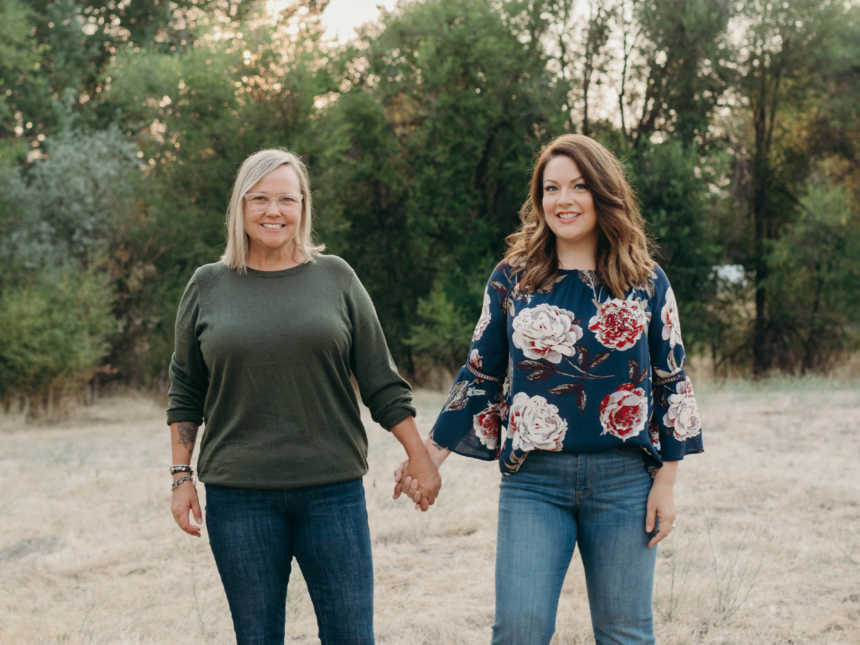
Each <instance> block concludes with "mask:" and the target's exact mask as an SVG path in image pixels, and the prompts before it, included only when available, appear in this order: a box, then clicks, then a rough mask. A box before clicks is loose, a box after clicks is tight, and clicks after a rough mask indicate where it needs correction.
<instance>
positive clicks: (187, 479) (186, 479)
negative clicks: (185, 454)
mask: <svg viewBox="0 0 860 645" xmlns="http://www.w3.org/2000/svg"><path fill="white" fill-rule="evenodd" d="M193 481H194V476H193V475H182V477H179V478H177V479H174V480H173V484H171V485H170V490H171V491H175V490H176V489H177V488H179V486H180V485H182V484H184V483H185V482H193Z"/></svg>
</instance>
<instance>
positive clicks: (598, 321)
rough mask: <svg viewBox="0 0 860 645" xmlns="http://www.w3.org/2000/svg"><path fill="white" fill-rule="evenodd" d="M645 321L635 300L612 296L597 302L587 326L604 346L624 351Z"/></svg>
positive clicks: (641, 328)
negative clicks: (602, 301)
mask: <svg viewBox="0 0 860 645" xmlns="http://www.w3.org/2000/svg"><path fill="white" fill-rule="evenodd" d="M647 323H648V320H647V317H646V314H645V310H644V309H643V308H642V307H641V306H640V304H639V302H638V301H637V300H621V299H619V298H613V299H612V300H607V301H606V302H604V303H601V304H598V306H597V313H595V314H594V315H593V316H592V317H591V320H589V321H588V328H589V329H590V330H591V331H593V332H594V335H595V337H596V338H597V341H598V342H599V343H600V344H601V345H603V346H604V347H608V348H609V349H617V350H620V351H624V350H625V349H630V348H631V347H633V346H634V345H635V344H636V341H637V340H639V336H640V335H641V334H642V330H643V329H644V328H645V325H646V324H647Z"/></svg>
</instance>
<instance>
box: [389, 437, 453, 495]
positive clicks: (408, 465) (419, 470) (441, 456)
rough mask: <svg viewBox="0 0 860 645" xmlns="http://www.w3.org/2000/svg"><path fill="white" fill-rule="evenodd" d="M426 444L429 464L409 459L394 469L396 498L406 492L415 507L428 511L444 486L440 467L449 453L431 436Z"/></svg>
mask: <svg viewBox="0 0 860 645" xmlns="http://www.w3.org/2000/svg"><path fill="white" fill-rule="evenodd" d="M424 446H425V448H426V450H427V455H428V456H429V458H430V459H429V462H428V464H427V465H424V464H422V463H420V462H421V461H422V460H418V463H416V460H414V459H407V460H406V461H404V462H403V463H402V464H400V466H399V467H398V468H397V470H395V471H394V499H397V498H398V497H400V495H401V493H406V495H407V497H409V498H410V499H411V500H412V501H413V502H415V508H416V509H419V508H420V509H421V510H422V511H426V510H427V509H428V508H429V507H430V505H432V504H433V502H435V501H436V496H437V495H438V494H439V489H440V488H441V486H442V479H441V478H440V477H439V471H438V468H439V466H440V465H441V464H442V462H443V461H444V460H445V457H447V456H448V453H449V451H448V450H447V449H445V448H440V447H439V446H437V445H436V444H435V443H433V442H432V441H431V440H430V439H429V438H428V439H427V441H425V442H424ZM428 466H429V469H428ZM428 470H429V472H428Z"/></svg>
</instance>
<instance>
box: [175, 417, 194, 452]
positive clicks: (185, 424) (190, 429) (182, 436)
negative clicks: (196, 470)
mask: <svg viewBox="0 0 860 645" xmlns="http://www.w3.org/2000/svg"><path fill="white" fill-rule="evenodd" d="M178 430H179V443H181V444H182V445H183V446H185V447H186V448H188V450H193V449H194V442H195V441H196V440H197V426H196V425H195V424H193V423H191V422H190V421H181V422H180V423H179V426H178Z"/></svg>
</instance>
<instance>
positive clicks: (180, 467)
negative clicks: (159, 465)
mask: <svg viewBox="0 0 860 645" xmlns="http://www.w3.org/2000/svg"><path fill="white" fill-rule="evenodd" d="M176 473H194V471H193V470H191V466H189V465H188V464H173V465H172V466H171V467H170V474H171V475H175V474H176Z"/></svg>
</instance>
